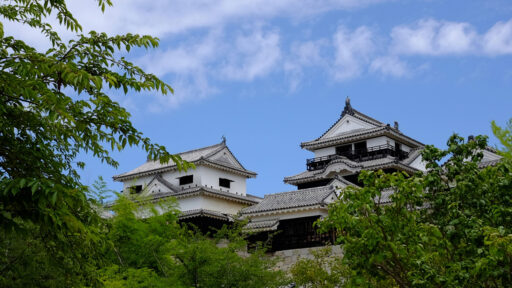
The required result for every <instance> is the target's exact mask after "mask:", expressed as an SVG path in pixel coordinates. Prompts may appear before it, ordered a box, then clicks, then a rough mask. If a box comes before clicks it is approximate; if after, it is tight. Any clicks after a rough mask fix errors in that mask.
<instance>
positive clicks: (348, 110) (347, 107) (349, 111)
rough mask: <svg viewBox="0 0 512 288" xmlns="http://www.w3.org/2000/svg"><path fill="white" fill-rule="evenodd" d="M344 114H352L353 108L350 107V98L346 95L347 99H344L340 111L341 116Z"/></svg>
mask: <svg viewBox="0 0 512 288" xmlns="http://www.w3.org/2000/svg"><path fill="white" fill-rule="evenodd" d="M345 114H348V115H354V109H352V105H350V98H349V97H348V96H347V99H345V108H344V109H343V112H341V117H343V116H345Z"/></svg>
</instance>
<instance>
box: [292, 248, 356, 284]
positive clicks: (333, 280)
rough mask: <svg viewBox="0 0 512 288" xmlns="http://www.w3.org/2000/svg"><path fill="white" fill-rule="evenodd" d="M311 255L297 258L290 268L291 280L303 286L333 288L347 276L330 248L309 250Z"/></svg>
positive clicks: (344, 268) (339, 260)
mask: <svg viewBox="0 0 512 288" xmlns="http://www.w3.org/2000/svg"><path fill="white" fill-rule="evenodd" d="M311 254H312V255H313V257H312V258H311V259H310V258H302V259H299V260H298V261H297V262H296V263H295V264H294V265H293V266H292V268H291V269H290V273H291V275H292V278H293V281H294V282H295V284H296V285H297V286H299V287H304V288H335V287H341V286H342V285H343V281H344V279H347V278H348V277H349V274H347V272H348V270H347V268H346V267H345V266H344V265H343V264H342V263H341V259H338V258H336V257H333V256H332V248H331V247H325V248H322V249H318V250H311Z"/></svg>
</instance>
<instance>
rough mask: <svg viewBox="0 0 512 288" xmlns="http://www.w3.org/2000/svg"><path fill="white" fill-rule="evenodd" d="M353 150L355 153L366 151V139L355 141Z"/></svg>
mask: <svg viewBox="0 0 512 288" xmlns="http://www.w3.org/2000/svg"><path fill="white" fill-rule="evenodd" d="M354 150H355V151H356V153H357V152H363V151H366V141H363V142H358V143H355V144H354Z"/></svg>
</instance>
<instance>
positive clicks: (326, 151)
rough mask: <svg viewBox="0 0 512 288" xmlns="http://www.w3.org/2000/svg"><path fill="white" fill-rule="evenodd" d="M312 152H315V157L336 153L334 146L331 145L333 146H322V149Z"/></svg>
mask: <svg viewBox="0 0 512 288" xmlns="http://www.w3.org/2000/svg"><path fill="white" fill-rule="evenodd" d="M314 152H315V158H316V157H323V156H328V155H334V154H336V147H334V146H333V147H327V148H322V149H318V150H315V151H314Z"/></svg>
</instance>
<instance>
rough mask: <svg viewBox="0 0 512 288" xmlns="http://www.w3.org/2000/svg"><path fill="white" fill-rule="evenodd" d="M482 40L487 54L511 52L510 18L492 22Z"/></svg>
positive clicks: (511, 24)
mask: <svg viewBox="0 0 512 288" xmlns="http://www.w3.org/2000/svg"><path fill="white" fill-rule="evenodd" d="M482 42H483V49H484V52H485V53H487V54H489V55H493V56H496V55H503V54H512V19H511V20H509V21H508V22H498V23H496V24H494V26H492V27H491V29H489V31H487V33H485V35H484V37H483V41H482Z"/></svg>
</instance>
